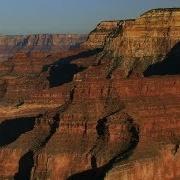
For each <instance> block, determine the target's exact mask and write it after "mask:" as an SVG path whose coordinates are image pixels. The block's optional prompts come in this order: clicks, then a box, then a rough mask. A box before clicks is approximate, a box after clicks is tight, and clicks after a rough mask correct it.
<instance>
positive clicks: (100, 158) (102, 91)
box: [0, 9, 180, 180]
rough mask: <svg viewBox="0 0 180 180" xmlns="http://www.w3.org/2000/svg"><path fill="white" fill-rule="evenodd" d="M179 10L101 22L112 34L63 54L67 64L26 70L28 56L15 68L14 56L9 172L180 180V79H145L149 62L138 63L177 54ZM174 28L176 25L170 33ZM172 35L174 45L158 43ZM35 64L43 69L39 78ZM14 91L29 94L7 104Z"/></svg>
mask: <svg viewBox="0 0 180 180" xmlns="http://www.w3.org/2000/svg"><path fill="white" fill-rule="evenodd" d="M178 17H179V9H163V10H162V9H158V10H152V11H149V12H147V13H145V14H144V15H142V16H141V17H140V18H138V19H137V20H129V21H127V22H126V21H118V25H117V21H115V23H114V22H108V23H107V24H106V23H101V24H100V25H99V26H98V28H99V29H98V28H97V29H98V30H100V29H103V30H104V31H106V30H107V34H103V38H102V36H101V34H100V40H99V42H98V43H99V44H98V43H97V42H96V41H94V42H93V38H92V39H91V37H93V36H91V34H90V36H91V37H90V36H89V39H88V40H87V42H86V43H87V44H88V43H90V46H89V47H88V49H82V50H81V49H79V50H78V51H70V52H69V54H66V55H67V56H66V57H63V58H62V54H61V55H60V56H59V57H61V58H58V61H57V62H55V59H56V58H55V59H54V60H53V57H55V56H51V57H49V56H48V58H50V60H49V61H50V62H51V63H50V65H48V64H49V63H47V66H46V67H45V68H46V71H45V70H44V71H42V70H40V71H39V70H37V69H38V68H37V69H36V70H34V69H33V68H32V69H29V70H27V69H25V70H24V69H19V67H21V65H19V66H18V65H17V64H19V63H20V62H21V61H20V60H19V61H16V60H13V59H12V63H14V65H15V66H17V67H16V68H13V69H11V68H10V67H9V64H4V66H5V67H6V66H8V68H9V69H8V68H7V70H6V68H4V74H5V73H7V72H9V71H11V73H10V75H11V76H7V74H8V73H7V74H6V75H3V76H2V77H3V78H2V81H1V82H0V95H1V97H2V98H1V100H2V101H1V104H0V110H1V113H0V121H1V124H0V135H1V136H0V137H8V138H7V139H4V138H0V146H1V149H0V178H1V179H52V180H53V179H55V180H56V179H58V180H61V179H62V180H65V179H70V180H74V179H75V180H76V179H77V180H81V179H82V180H84V179H86V180H88V179H89V180H91V179H95V180H96V179H97V180H101V179H108V180H114V179H117V180H118V179H120V180H121V179H127V180H130V179H135V180H136V179H137V180H144V179H146V180H151V179H159V180H164V179H179V177H180V174H179V166H180V156H179V146H180V121H179V118H180V77H179V75H178V73H175V74H173V75H166V76H153V77H143V76H142V72H143V71H144V68H145V65H144V66H143V68H142V69H141V68H140V67H141V66H139V65H138V66H135V65H133V71H132V68H129V67H130V66H131V61H130V60H132V61H134V58H136V57H140V58H142V59H141V61H142V63H145V64H146V66H148V65H150V64H151V63H149V61H148V63H147V61H146V60H147V59H146V58H145V57H149V58H150V60H151V61H152V62H154V59H156V57H157V55H158V54H161V55H162V56H163V57H165V56H167V55H169V51H172V50H173V49H171V48H173V44H174V43H178V41H179V39H180V38H179V34H178V31H177V29H178V28H179V27H178V22H179V21H178ZM175 19H176V21H175ZM159 20H161V23H162V25H163V27H164V28H163V29H162V28H161V27H160V25H159V24H158V22H157V21H159ZM171 20H172V22H171ZM173 21H174V22H173ZM147 22H148V23H147ZM146 23H147V24H146ZM106 25H107V27H106ZM117 26H121V30H122V31H119V27H118V28H117ZM167 26H170V29H171V31H170V32H171V33H169V34H164V31H166V28H167ZM112 29H113V31H112ZM160 29H161V30H160ZM111 32H113V33H115V32H116V33H115V34H113V33H111ZM93 33H96V32H93ZM148 34H150V35H151V37H150V36H148ZM145 36H147V37H146V38H145ZM97 38H98V36H97ZM90 39H91V40H90ZM162 39H165V40H164V41H163V42H164V43H163V45H164V46H165V45H167V48H165V47H164V46H162V47H160V45H159V44H158V42H159V43H160V44H161V43H162ZM141 40H142V41H141ZM146 40H147V42H148V43H147V42H146ZM104 41H105V43H104ZM169 41H170V42H172V46H171V45H170V44H171V43H170V44H169ZM115 42H116V43H117V46H116V45H115V44H114V43H115ZM155 42H156V43H157V44H155ZM86 43H85V44H86ZM87 44H86V45H87ZM136 44H137V46H138V47H139V48H140V49H139V50H141V51H139V52H141V53H139V55H137V54H136V53H137V52H138V49H137V46H136ZM161 45H162V44H161ZM102 46H104V49H103V50H102V51H100V50H98V49H99V48H102ZM145 47H148V48H149V49H148V50H147V49H146V48H145ZM150 47H153V48H154V49H153V48H152V49H150ZM83 48H85V46H84V47H83ZM89 48H90V49H91V48H93V50H92V49H91V50H89ZM97 48H98V49H97ZM121 48H122V49H121ZM123 48H125V49H123ZM126 48H127V49H126ZM133 48H135V49H133ZM126 50H127V51H126ZM128 50H129V53H128ZM118 53H119V54H118ZM123 53H124V54H123ZM173 54H175V57H179V51H177V50H176V51H174V50H173ZM122 55H123V56H124V57H123V58H122V59H121V60H122V61H120V64H118V63H117V61H116V60H117V59H118V58H117V57H119V56H122ZM56 57H57V56H56ZM172 57H173V58H172ZM24 58H27V57H24V56H21V58H20V59H22V61H23V59H24ZM28 58H29V59H30V60H31V56H29V57H28ZM116 58H117V59H116ZM128 58H130V59H128ZM175 59H176V58H175ZM56 60H57V59H56ZM126 60H127V61H126ZM168 61H170V62H171V61H174V55H173V56H170V57H168ZM126 63H127V66H125V64H126ZM123 64H124V65H123ZM173 65H176V66H175V67H179V66H177V65H178V64H173ZM4 66H3V67H4ZM158 66H160V68H161V67H162V66H164V65H163V64H160V65H158ZM137 67H138V68H140V69H138V71H136V70H137V69H136V68H137ZM149 67H151V66H149ZM149 67H148V68H149ZM39 69H41V68H39ZM145 69H147V67H146V68H145ZM12 72H16V76H15V78H12V75H13V73H12ZM28 72H29V73H28ZM31 72H33V73H35V74H36V75H37V74H38V76H37V77H31V78H32V79H31V78H30V76H29V75H30V74H31ZM129 72H130V73H129ZM140 73H141V74H140ZM23 74H26V75H23ZM27 74H28V76H27ZM45 74H46V75H45ZM17 75H18V77H19V79H18V78H17ZM20 75H21V76H20ZM22 75H23V76H22ZM47 75H48V76H49V77H48V79H47V78H46V77H47ZM161 75H162V74H161ZM123 77H127V78H123ZM26 78H27V79H28V80H27V81H26ZM48 80H49V82H48ZM26 82H30V83H26ZM48 83H49V84H51V85H50V86H49V84H48ZM16 87H17V89H16ZM15 92H16V93H15ZM13 98H15V99H21V98H22V99H23V101H18V102H16V103H14V104H13V103H8V104H5V102H7V100H9V102H10V101H13V102H14V101H15V100H13ZM22 117H23V118H22ZM22 122H23V123H22ZM15 125H16V126H15ZM11 128H14V131H12V132H13V134H11V133H9V131H8V129H11ZM12 159H13V162H12Z"/></svg>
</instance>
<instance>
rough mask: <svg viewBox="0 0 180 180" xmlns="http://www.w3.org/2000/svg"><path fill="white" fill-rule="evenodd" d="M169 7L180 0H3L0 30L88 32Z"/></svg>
mask: <svg viewBox="0 0 180 180" xmlns="http://www.w3.org/2000/svg"><path fill="white" fill-rule="evenodd" d="M165 7H180V0H0V34H31V33H33V34H34V33H83V34H84V33H88V32H89V31H91V30H92V29H93V28H94V27H95V26H96V24H97V23H99V22H100V21H102V20H112V19H127V18H136V17H138V16H139V15H140V14H141V13H143V12H144V11H146V10H149V9H152V8H165Z"/></svg>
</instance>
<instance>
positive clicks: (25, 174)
mask: <svg viewBox="0 0 180 180" xmlns="http://www.w3.org/2000/svg"><path fill="white" fill-rule="evenodd" d="M74 89H75V87H74V88H73V89H72V90H71V91H70V97H69V100H68V101H67V102H66V103H65V104H64V105H62V106H60V107H59V108H57V109H55V110H54V111H50V112H46V113H45V114H43V115H40V116H39V117H38V118H37V119H36V123H37V124H36V125H38V123H42V122H43V123H45V122H48V126H49V132H48V133H47V134H45V135H44V137H43V138H42V139H40V140H39V142H37V143H35V144H34V145H33V146H32V147H31V148H30V150H29V152H28V153H26V154H25V155H24V156H23V157H22V158H21V159H20V161H19V171H18V173H17V174H15V176H14V179H15V180H21V179H27V180H29V179H33V176H34V175H31V172H32V169H36V164H37V159H38V158H37V157H38V155H39V153H40V151H41V150H42V149H43V147H45V145H46V144H47V143H48V142H49V140H50V139H51V138H52V136H53V135H54V134H55V133H56V131H57V129H58V128H59V124H60V115H61V114H62V113H63V112H64V111H65V110H66V109H67V108H68V107H69V105H70V104H71V103H72V101H73V96H74Z"/></svg>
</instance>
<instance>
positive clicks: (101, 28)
mask: <svg viewBox="0 0 180 180" xmlns="http://www.w3.org/2000/svg"><path fill="white" fill-rule="evenodd" d="M121 24H122V22H121V21H102V22H101V23H99V24H98V25H97V27H96V28H95V29H94V30H93V31H92V32H91V33H90V34H89V36H88V38H87V41H86V42H84V43H83V44H82V45H81V47H85V48H89V49H96V48H103V47H104V45H105V42H106V39H107V37H109V36H110V34H112V32H116V30H117V29H118V28H119V27H120V26H121Z"/></svg>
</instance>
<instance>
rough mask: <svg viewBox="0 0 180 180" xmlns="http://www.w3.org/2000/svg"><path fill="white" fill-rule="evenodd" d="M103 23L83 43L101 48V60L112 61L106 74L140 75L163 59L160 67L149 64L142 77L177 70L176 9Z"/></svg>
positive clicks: (178, 14)
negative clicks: (133, 18)
mask: <svg viewBox="0 0 180 180" xmlns="http://www.w3.org/2000/svg"><path fill="white" fill-rule="evenodd" d="M104 24H105V23H104V22H103V23H102V26H101V24H99V25H98V26H97V28H96V29H95V30H94V31H93V32H92V33H91V34H90V35H89V38H88V40H87V42H86V43H85V44H86V46H87V47H88V46H89V47H92V48H99V47H101V48H104V50H103V53H102V55H101V56H103V58H104V61H106V60H107V59H111V61H112V62H111V65H110V67H109V69H110V70H109V73H110V75H111V74H112V71H114V70H115V69H118V71H120V72H121V73H120V75H121V76H122V77H127V76H129V75H134V74H135V73H140V74H142V73H143V72H144V71H145V70H146V69H147V68H148V67H149V66H150V65H152V64H155V63H157V62H161V61H165V62H164V63H165V65H164V66H165V67H163V69H158V70H157V68H156V69H155V70H154V67H153V68H151V69H150V70H149V71H147V72H145V76H149V75H153V74H160V75H161V74H175V73H177V72H179V71H178V69H177V68H173V67H175V66H176V65H179V61H178V58H179V56H177V52H178V51H179V39H180V34H179V24H180V9H178V8H177V9H155V10H151V11H148V12H147V13H144V14H143V15H141V16H140V17H138V18H137V19H135V20H123V21H115V22H112V26H110V27H111V28H109V23H108V22H107V24H106V26H107V29H106V28H104ZM113 25H114V26H113ZM97 42H98V43H99V44H98V43H97ZM169 59H171V60H169ZM169 61H170V62H169ZM166 64H167V65H166ZM169 66H170V67H169ZM168 67H169V69H168Z"/></svg>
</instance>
